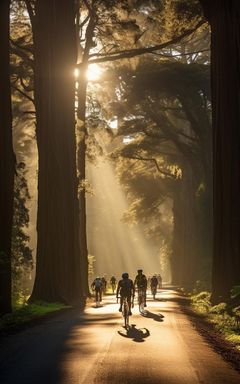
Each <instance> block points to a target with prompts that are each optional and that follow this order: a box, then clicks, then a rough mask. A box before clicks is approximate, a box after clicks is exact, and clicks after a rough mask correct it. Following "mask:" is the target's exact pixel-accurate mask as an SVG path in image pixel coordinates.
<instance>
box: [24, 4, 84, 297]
mask: <svg viewBox="0 0 240 384" xmlns="http://www.w3.org/2000/svg"><path fill="white" fill-rule="evenodd" d="M33 37H34V45H35V73H34V75H35V105H36V119H37V122H36V132H37V144H38V153H39V171H38V193H39V195H38V214H37V233H38V242H37V265H36V279H35V284H34V289H33V293H32V296H31V300H46V301H61V302H65V303H70V304H78V303H80V299H81V296H82V291H81V271H80V248H79V216H78V199H77V173H76V137H75V117H74V92H75V89H74V67H75V63H76V56H75V47H76V41H75V37H76V36H75V26H74V1H73V0H72V1H71V0H62V1H61V2H59V1H57V0H48V1H47V2H44V1H41V0H38V1H37V2H36V16H35V20H34V26H33Z"/></svg>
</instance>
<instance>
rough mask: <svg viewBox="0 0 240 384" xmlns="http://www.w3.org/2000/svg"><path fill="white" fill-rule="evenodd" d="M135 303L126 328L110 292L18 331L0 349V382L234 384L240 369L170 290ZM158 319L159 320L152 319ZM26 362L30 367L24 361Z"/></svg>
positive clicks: (27, 383)
mask: <svg viewBox="0 0 240 384" xmlns="http://www.w3.org/2000/svg"><path fill="white" fill-rule="evenodd" d="M157 298H158V299H164V300H161V301H159V300H156V301H153V300H152V299H151V295H150V292H148V301H147V308H146V313H148V314H151V316H150V317H144V316H142V315H140V313H139V310H138V306H137V304H135V306H134V308H133V311H132V312H133V315H132V316H131V317H130V326H129V329H128V330H125V328H124V327H123V318H122V315H121V314H120V313H119V312H118V304H117V303H116V299H115V297H114V296H110V295H108V296H105V297H104V300H103V302H102V306H101V307H99V308H93V307H92V303H89V305H88V306H87V308H86V310H85V312H84V313H81V312H80V311H79V310H72V311H69V312H66V313H65V314H62V315H59V316H57V317H56V318H53V319H51V320H50V321H48V322H45V323H43V324H41V325H38V326H35V327H33V328H32V329H31V328H30V329H28V330H26V331H24V332H22V333H21V334H19V335H15V336H12V337H9V338H8V339H6V340H4V341H3V343H2V346H1V348H0V370H1V373H0V382H1V383H4V384H15V383H24V384H32V383H34V384H42V383H47V384H48V383H49V384H76V383H77V384H93V383H95V384H106V383H111V384H120V383H121V384H135V383H136V384H143V383H144V384H145V383H146V384H159V383H160V384H199V383H200V382H201V383H206V384H210V383H211V384H226V383H227V384H238V383H239V374H238V373H237V372H235V371H234V370H233V369H232V368H231V367H230V366H229V365H227V363H225V362H224V361H223V360H222V358H221V357H220V356H218V355H217V354H216V353H215V352H214V351H213V350H212V349H211V348H210V347H209V346H208V345H207V344H206V342H205V341H204V340H203V339H202V337H201V336H200V335H199V334H198V333H197V332H196V330H195V329H194V328H193V327H192V325H191V323H190V321H189V320H188V318H187V316H186V315H185V314H184V313H183V312H182V310H181V307H180V305H179V299H180V296H179V295H178V294H177V292H174V291H171V290H162V291H161V292H158V293H157ZM153 315H154V316H164V318H163V320H164V321H162V322H159V321H153V320H154V319H153V317H152V316H153ZM26 361H27V362H28V364H26Z"/></svg>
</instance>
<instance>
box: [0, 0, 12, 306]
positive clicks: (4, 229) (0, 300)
mask: <svg viewBox="0 0 240 384" xmlns="http://www.w3.org/2000/svg"><path fill="white" fill-rule="evenodd" d="M9 12H10V1H8V0H3V1H1V2H0V34H1V39H2V40H1V47H0V51H1V54H0V57H1V59H0V105H1V110H0V212H1V230H0V313H6V312H10V311H11V237H12V222H13V190H14V187H13V186H14V164H15V156H14V152H13V143H12V111H11V90H10V66H9V62H10V55H9V51H10V47H9V30H10V15H9Z"/></svg>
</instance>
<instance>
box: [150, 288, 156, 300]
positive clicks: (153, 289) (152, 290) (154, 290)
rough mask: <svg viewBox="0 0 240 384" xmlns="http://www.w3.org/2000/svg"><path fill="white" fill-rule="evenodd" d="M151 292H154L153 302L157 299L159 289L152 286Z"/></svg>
mask: <svg viewBox="0 0 240 384" xmlns="http://www.w3.org/2000/svg"><path fill="white" fill-rule="evenodd" d="M151 292H152V295H153V300H155V297H156V294H157V287H156V285H152V286H151Z"/></svg>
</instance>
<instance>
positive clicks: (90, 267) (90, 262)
mask: <svg viewBox="0 0 240 384" xmlns="http://www.w3.org/2000/svg"><path fill="white" fill-rule="evenodd" d="M95 262H96V258H95V256H93V255H88V276H89V278H92V276H93V275H94V264H95Z"/></svg>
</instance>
